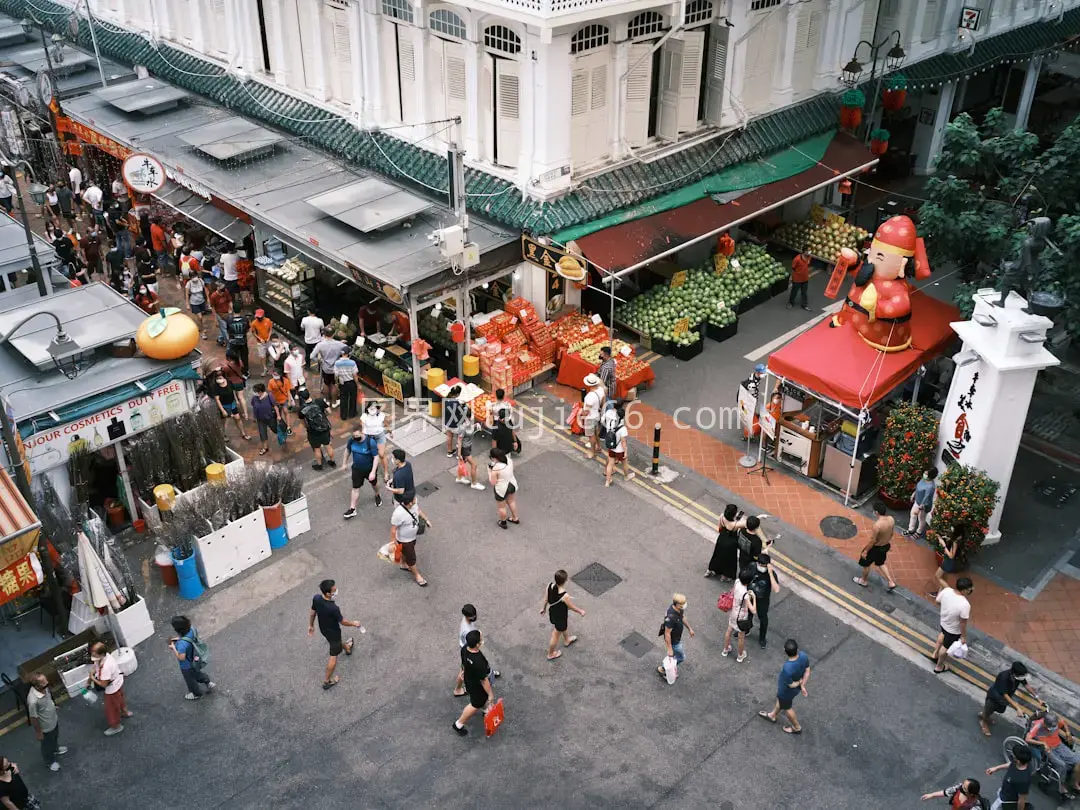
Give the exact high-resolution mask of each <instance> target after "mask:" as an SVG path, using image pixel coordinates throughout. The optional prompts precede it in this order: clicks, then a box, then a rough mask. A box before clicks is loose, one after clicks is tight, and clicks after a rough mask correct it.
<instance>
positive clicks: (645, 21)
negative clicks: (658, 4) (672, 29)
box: [626, 11, 664, 39]
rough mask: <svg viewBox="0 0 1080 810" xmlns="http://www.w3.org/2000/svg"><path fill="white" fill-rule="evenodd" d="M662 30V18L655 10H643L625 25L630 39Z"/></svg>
mask: <svg viewBox="0 0 1080 810" xmlns="http://www.w3.org/2000/svg"><path fill="white" fill-rule="evenodd" d="M663 30H664V18H663V17H662V16H661V15H660V14H658V13H656V12H655V11H643V12H641V13H640V14H638V15H637V16H636V17H634V19H632V20H630V23H629V25H627V26H626V35H627V36H628V37H629V38H630V39H638V38H639V37H647V36H651V35H652V34H659V33H660V32H661V31H663Z"/></svg>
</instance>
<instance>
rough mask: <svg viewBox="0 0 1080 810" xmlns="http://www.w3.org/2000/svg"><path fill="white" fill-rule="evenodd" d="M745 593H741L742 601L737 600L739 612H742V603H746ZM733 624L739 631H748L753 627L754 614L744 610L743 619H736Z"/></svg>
mask: <svg viewBox="0 0 1080 810" xmlns="http://www.w3.org/2000/svg"><path fill="white" fill-rule="evenodd" d="M746 597H747V594H745V593H744V594H743V598H742V601H741V602H739V613H742V610H743V605H745V604H746ZM735 626H736V627H738V628H739V632H740V633H749V632H750V631H751V630H753V629H754V614H753V613H751V612H750V611H749V610H747V611H746V618H745V619H736V620H735Z"/></svg>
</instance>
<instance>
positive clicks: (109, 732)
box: [105, 726, 124, 737]
mask: <svg viewBox="0 0 1080 810" xmlns="http://www.w3.org/2000/svg"><path fill="white" fill-rule="evenodd" d="M123 730H124V727H123V726H117V727H116V728H107V729H105V736H106V737H111V736H113V735H114V734H119V733H120V732H121V731H123Z"/></svg>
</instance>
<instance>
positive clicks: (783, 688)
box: [758, 638, 810, 734]
mask: <svg viewBox="0 0 1080 810" xmlns="http://www.w3.org/2000/svg"><path fill="white" fill-rule="evenodd" d="M784 654H785V655H786V656H787V661H785V662H784V666H783V667H781V668H780V676H779V677H778V678H777V680H776V705H775V706H773V710H772V711H771V712H758V714H759V715H761V716H762V717H764V718H765V719H766V720H768V721H769V722H770V723H775V722H776V719H777V716H778V715H779V714H780V712H783V713H784V714H785V715H786V716H787V718H788V720H789V721H790V725H786V726H784V733H786V734H802V726H801V725H799V718H798V717H796V716H795V709H794V708H792V706H793V704H794V702H795V696H796V695H798V694H799V693H800V692H802V694H803V695H804V696H805V695H806V682H807V681H808V680H810V659H809V658H808V657H807V655H806V653H804V652H803V651H802V650H800V649H799V643H798V642H797V641H795V639H793V638H789V639H788V640H787V641H785V642H784Z"/></svg>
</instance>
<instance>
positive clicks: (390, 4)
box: [382, 0, 413, 23]
mask: <svg viewBox="0 0 1080 810" xmlns="http://www.w3.org/2000/svg"><path fill="white" fill-rule="evenodd" d="M382 13H383V15H384V16H387V17H393V18H394V19H395V20H402V21H404V22H407V23H411V22H412V21H413V13H412V6H411V5H409V0H382Z"/></svg>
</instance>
